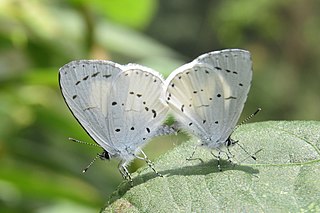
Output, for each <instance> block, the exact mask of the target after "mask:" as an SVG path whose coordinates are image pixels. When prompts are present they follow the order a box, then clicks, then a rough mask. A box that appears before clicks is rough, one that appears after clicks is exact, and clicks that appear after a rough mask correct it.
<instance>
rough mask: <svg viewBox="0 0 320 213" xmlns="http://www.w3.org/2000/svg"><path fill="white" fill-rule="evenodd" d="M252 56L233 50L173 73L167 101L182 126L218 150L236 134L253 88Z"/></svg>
mask: <svg viewBox="0 0 320 213" xmlns="http://www.w3.org/2000/svg"><path fill="white" fill-rule="evenodd" d="M251 78H252V62H251V59H250V53H249V52H248V51H245V50H239V49H231V50H222V51H214V52H210V53H207V54H204V55H201V56H199V57H198V58H197V59H195V60H194V61H192V62H191V63H189V64H186V65H184V66H182V67H180V68H178V69H177V70H175V71H174V72H173V73H171V74H170V76H169V77H168V79H167V81H166V86H165V88H166V91H165V98H166V101H167V103H168V105H169V106H170V108H171V109H172V111H173V112H174V114H175V116H176V118H177V120H179V121H180V123H181V125H182V127H183V128H184V129H186V130H189V131H191V133H192V134H194V135H196V136H198V137H199V138H200V139H201V141H202V144H204V145H206V146H208V147H211V148H215V147H219V146H220V145H221V144H222V143H224V142H225V141H226V140H227V138H228V137H229V136H230V134H231V133H232V131H233V129H234V127H235V125H236V123H237V121H238V119H239V117H240V114H241V112H242V109H243V107H244V103H245V101H246V99H247V95H248V92H249V89H250V85H251Z"/></svg>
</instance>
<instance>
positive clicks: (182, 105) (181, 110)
mask: <svg viewBox="0 0 320 213" xmlns="http://www.w3.org/2000/svg"><path fill="white" fill-rule="evenodd" d="M183 108H184V104H182V106H181V112H183Z"/></svg>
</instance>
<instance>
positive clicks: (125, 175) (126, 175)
mask: <svg viewBox="0 0 320 213" xmlns="http://www.w3.org/2000/svg"><path fill="white" fill-rule="evenodd" d="M118 169H119V171H120V174H121V175H122V177H123V179H125V180H128V181H129V182H130V185H131V186H133V180H132V177H131V175H130V172H129V171H128V169H127V164H126V162H123V161H120V163H119V166H118Z"/></svg>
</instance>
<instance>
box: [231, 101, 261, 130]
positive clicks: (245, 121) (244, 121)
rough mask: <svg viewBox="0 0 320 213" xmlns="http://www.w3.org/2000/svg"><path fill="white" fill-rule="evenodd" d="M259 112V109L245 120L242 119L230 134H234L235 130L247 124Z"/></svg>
mask: <svg viewBox="0 0 320 213" xmlns="http://www.w3.org/2000/svg"><path fill="white" fill-rule="evenodd" d="M260 111H261V108H260V107H259V108H258V109H257V110H256V111H255V112H254V113H252V114H251V115H249V116H248V117H247V118H246V119H244V120H243V121H242V122H241V123H239V124H238V125H237V126H236V127H235V128H234V130H233V131H232V132H234V131H235V130H236V129H238V128H239V127H240V126H241V125H243V124H245V123H247V122H248V121H249V120H250V119H251V118H253V117H254V116H255V115H256V114H258V112H260Z"/></svg>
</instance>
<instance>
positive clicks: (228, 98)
mask: <svg viewBox="0 0 320 213" xmlns="http://www.w3.org/2000/svg"><path fill="white" fill-rule="evenodd" d="M231 99H237V97H233V96H229V97H227V98H225V100H231Z"/></svg>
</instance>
